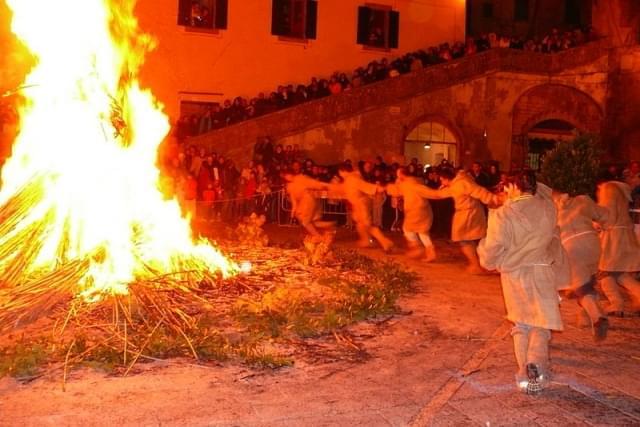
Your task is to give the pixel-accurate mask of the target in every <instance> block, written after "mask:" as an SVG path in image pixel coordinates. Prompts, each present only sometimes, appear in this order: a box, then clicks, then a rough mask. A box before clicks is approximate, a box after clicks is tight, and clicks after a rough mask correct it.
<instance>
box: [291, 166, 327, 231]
mask: <svg viewBox="0 0 640 427" xmlns="http://www.w3.org/2000/svg"><path fill="white" fill-rule="evenodd" d="M282 177H283V179H284V180H285V182H286V183H287V184H286V189H287V193H288V194H289V197H290V198H291V213H292V215H293V216H295V217H296V219H297V220H298V221H299V222H300V225H302V226H303V227H304V229H305V230H306V231H307V233H309V235H310V236H311V237H312V238H313V239H321V238H322V234H321V233H320V231H319V230H318V228H321V229H327V228H330V225H331V223H329V222H323V221H322V205H321V203H320V200H319V199H318V198H317V197H316V195H315V191H322V190H326V189H327V184H326V183H324V182H320V181H318V180H315V179H313V178H311V177H309V176H307V175H304V174H293V173H283V174H282Z"/></svg>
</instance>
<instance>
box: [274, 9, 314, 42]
mask: <svg viewBox="0 0 640 427" xmlns="http://www.w3.org/2000/svg"><path fill="white" fill-rule="evenodd" d="M279 3H288V4H289V10H290V11H291V13H292V12H293V11H294V10H295V3H299V4H300V5H301V6H302V31H300V33H299V34H294V33H293V32H292V31H291V30H292V24H290V25H289V32H284V31H283V30H284V28H282V27H280V28H279V24H280V23H281V22H280V21H281V20H282V17H278V18H276V12H278V11H279V9H278V4H279ZM311 21H313V22H311ZM317 29H318V1H317V0H271V35H272V36H276V37H278V40H281V41H285V42H295V43H308V42H309V41H310V40H315V39H317Z"/></svg>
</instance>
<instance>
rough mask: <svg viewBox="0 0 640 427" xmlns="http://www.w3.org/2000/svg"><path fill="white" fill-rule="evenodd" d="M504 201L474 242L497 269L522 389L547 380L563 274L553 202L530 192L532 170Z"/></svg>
mask: <svg viewBox="0 0 640 427" xmlns="http://www.w3.org/2000/svg"><path fill="white" fill-rule="evenodd" d="M512 181H513V183H512V184H509V185H508V186H507V188H506V196H507V200H506V201H505V203H504V205H503V206H502V207H500V208H498V209H492V210H491V211H490V212H489V222H488V228H487V235H486V237H485V238H483V239H482V240H481V241H480V244H479V246H478V255H479V258H480V263H481V264H482V266H484V267H485V268H487V269H490V270H494V269H495V270H497V271H498V272H500V281H501V283H502V293H503V296H504V301H505V306H506V309H507V318H508V319H509V320H510V321H511V322H513V323H514V327H513V329H512V331H511V335H512V337H513V345H514V353H515V356H516V361H517V364H518V371H517V373H516V384H517V386H518V388H519V389H520V390H522V391H524V392H527V393H532V394H533V393H537V392H540V391H541V390H542V389H543V388H544V387H545V386H546V385H547V384H548V382H549V379H550V377H549V375H550V370H549V340H550V339H551V331H552V330H556V331H561V330H562V329H563V324H562V319H561V317H560V307H559V302H560V300H559V297H558V292H557V285H558V284H559V283H563V281H566V280H568V278H569V266H568V263H567V262H566V259H565V255H564V252H563V250H562V246H561V244H560V238H559V235H558V231H557V226H556V210H555V207H554V205H553V202H552V201H551V200H550V199H547V198H545V197H543V196H541V195H536V189H537V185H536V179H535V174H534V172H532V171H527V172H522V173H520V174H518V175H516V176H515V177H513V178H512Z"/></svg>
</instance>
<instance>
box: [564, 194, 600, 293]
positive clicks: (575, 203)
mask: <svg viewBox="0 0 640 427" xmlns="http://www.w3.org/2000/svg"><path fill="white" fill-rule="evenodd" d="M553 202H554V204H555V206H556V210H557V215H558V227H559V228H560V240H561V241H562V247H563V248H564V249H565V251H566V253H567V256H568V259H569V264H570V266H571V279H570V282H568V283H566V284H565V285H561V286H560V289H578V288H580V287H581V286H583V285H584V284H585V283H587V282H589V280H591V278H592V277H593V275H594V274H596V273H597V272H598V262H599V261H600V239H599V238H598V233H597V231H596V229H595V228H594V226H593V223H594V222H596V223H599V224H601V223H603V222H604V221H605V220H606V219H607V213H608V211H607V209H605V208H603V207H601V206H598V205H597V204H596V203H595V202H594V201H593V200H592V199H591V198H590V197H589V196H577V197H569V195H568V194H559V195H554V196H553Z"/></svg>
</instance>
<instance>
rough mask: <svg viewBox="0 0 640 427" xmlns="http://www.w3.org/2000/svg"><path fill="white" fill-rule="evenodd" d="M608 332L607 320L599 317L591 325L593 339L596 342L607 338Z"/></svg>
mask: <svg viewBox="0 0 640 427" xmlns="http://www.w3.org/2000/svg"><path fill="white" fill-rule="evenodd" d="M608 330H609V319H607V318H606V317H601V318H599V319H598V320H596V321H595V322H594V324H593V339H594V340H595V341H596V342H600V341H604V339H605V338H607V331H608Z"/></svg>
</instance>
